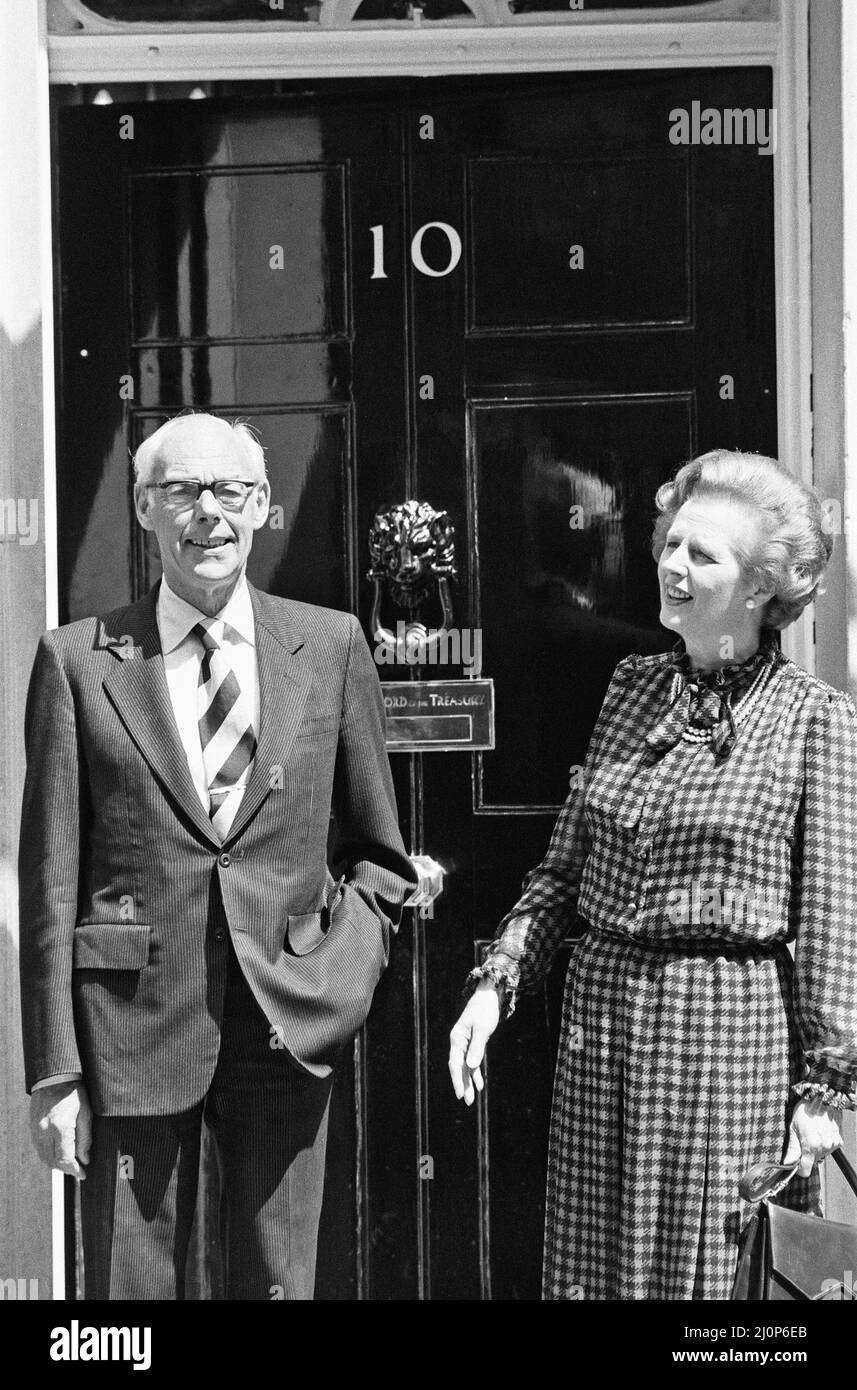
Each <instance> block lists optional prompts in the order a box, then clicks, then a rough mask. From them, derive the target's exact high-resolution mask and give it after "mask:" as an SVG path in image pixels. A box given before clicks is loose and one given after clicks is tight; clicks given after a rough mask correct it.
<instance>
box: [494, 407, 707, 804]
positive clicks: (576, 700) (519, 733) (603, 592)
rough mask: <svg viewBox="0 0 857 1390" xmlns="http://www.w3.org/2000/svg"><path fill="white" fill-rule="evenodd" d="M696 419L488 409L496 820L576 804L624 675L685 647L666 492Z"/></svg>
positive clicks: (589, 410) (651, 413)
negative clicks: (665, 603) (508, 811)
mask: <svg viewBox="0 0 857 1390" xmlns="http://www.w3.org/2000/svg"><path fill="white" fill-rule="evenodd" d="M690 410H691V405H690V401H689V399H688V398H687V397H686V396H685V397H683V396H681V395H676V396H674V397H673V398H672V399H650V400H641V399H639V398H638V397H633V396H631V397H624V398H622V397H614V398H610V399H607V400H597V399H596V400H593V399H590V400H576V399H574V398H568V399H566V400H564V401H563V400H556V399H555V400H552V401H544V402H520V403H512V402H508V403H505V402H504V403H500V402H496V403H490V404H489V403H487V402H486V403H484V404H483V403H480V404H478V405H475V406H474V407H473V441H474V452H475V468H476V502H477V516H478V523H477V535H476V542H477V550H478V554H479V555H480V557H481V581H480V586H481V605H480V607H481V612H480V622H481V626H482V628H483V630H484V639H483V640H484V650H485V667H486V670H487V671H490V674H491V675H492V676H493V677H494V681H495V686H496V702H497V711H496V732H497V755H496V756H495V755H493V754H491V755H487V756H486V757H485V760H484V800H485V804H488V805H490V804H495V805H497V804H499V805H517V806H531V807H535V806H545V805H556V804H558V803H560V802H562V801H563V800H564V799H565V796H566V793H567V772H568V768H569V766H570V765H571V764H572V763H577V764H580V763H582V762H583V757H584V754H585V752H586V743H587V740H588V737H589V733H590V731H591V729H592V726H593V723H594V721H595V717H596V715H597V713H598V708H599V705H600V703H601V699H602V696H603V694H604V691H605V690H606V688H607V684H608V682H609V679H610V675H611V672H612V671H613V668H614V666H615V665H616V663H617V661H619V660H620V658H621V657H623V656H626V655H627V654H628V653H629V652H652V651H659V650H664V649H666V648H668V647H669V646H671V645H672V641H673V640H674V639H673V638H672V637H671V636H670V634H669V633H667V632H666V631H665V630H664V629H663V628H661V627H660V625H659V624H658V621H657V613H658V607H659V605H658V591H657V577H656V568H655V562H654V560H653V559H652V555H651V550H650V548H649V547H650V539H651V532H652V521H653V516H654V514H655V508H654V495H655V491H656V489H657V487H658V486H659V485H660V484H661V483H662V482H663V481H664V480H665V478H667V477H669V475H670V474H671V472H672V471H673V470H674V468H675V467H676V465H677V464H678V463H679V462H680V461H681V460H682V459H684V458H687V457H689V454H690V449H691V418H690ZM510 518H515V520H514V523H513V524H512V525H510Z"/></svg>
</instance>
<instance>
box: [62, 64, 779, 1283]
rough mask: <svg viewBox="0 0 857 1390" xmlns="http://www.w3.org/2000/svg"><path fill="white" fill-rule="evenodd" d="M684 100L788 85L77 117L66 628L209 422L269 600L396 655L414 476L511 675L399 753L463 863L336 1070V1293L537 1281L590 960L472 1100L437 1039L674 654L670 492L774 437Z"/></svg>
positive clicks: (69, 174)
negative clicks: (555, 1095) (568, 1028)
mask: <svg viewBox="0 0 857 1390" xmlns="http://www.w3.org/2000/svg"><path fill="white" fill-rule="evenodd" d="M694 101H699V102H701V103H702V106H703V107H705V106H710V107H718V108H726V107H728V108H738V107H740V108H751V107H752V108H754V109H756V108H767V107H769V106H770V104H771V76H770V72H769V71H768V70H763V69H740V70H727V71H683V72H662V73H638V72H634V73H610V74H601V75H592V74H586V75H584V74H573V75H565V76H562V77H552V76H543V77H540V78H539V79H538V80H534V79H530V78H527V79H523V78H522V79H513V78H504V79H503V81H502V82H498V81H496V80H494V79H483V78H480V79H474V80H473V81H472V82H470V83H468V84H467V85H466V86H463V85H462V84H460V83H451V82H450V83H446V82H443V81H439V80H433V81H427V82H425V83H410V84H393V83H390V84H381V83H373V84H371V85H363V86H351V87H349V88H347V89H346V88H340V87H337V86H335V85H334V86H323V87H319V88H317V89H314V90H311V91H310V90H297V89H296V90H295V91H294V93H292V94H290V95H288V96H282V97H278V98H266V99H264V100H262V99H254V98H253V97H252V96H250V95H248V96H247V97H243V98H241V99H238V98H234V99H229V100H228V101H226V100H217V101H195V102H175V103H160V104H156V103H150V104H144V103H141V104H138V105H130V106H126V107H120V106H111V107H97V108H85V109H84V108H79V107H74V108H71V107H70V108H65V109H62V110H61V111H60V113H59V123H58V124H59V131H58V135H59V170H60V173H59V218H58V242H59V246H58V249H59V261H60V269H61V285H62V289H61V303H60V306H59V309H60V338H61V342H60V347H61V363H62V377H61V388H60V401H59V406H60V435H59V458H60V468H59V516H60V576H61V610H62V617H63V620H68V619H71V618H76V617H80V616H82V615H84V614H87V613H92V612H96V611H102V610H104V609H107V608H110V607H115V606H117V605H118V604H120V603H122V602H126V601H127V600H128V599H130V598H131V597H132V596H135V595H137V594H138V593H140V592H141V591H142V590H143V589H145V588H146V587H147V586H148V585H149V584H150V583H151V582H153V580H154V578H155V577H156V576H157V561H156V558H155V557H154V556H153V555H152V554H150V553H149V551H148V550H147V549H146V548H145V547H144V546H143V544H142V538H141V535H140V533H139V532H138V531H137V529H136V527H135V524H134V521H133V514H132V509H131V503H130V486H131V473H130V466H129V450H132V449H133V448H134V447H135V446H136V444H137V443H138V442H139V440H140V439H141V438H142V437H144V435H145V434H146V432H147V431H150V430H152V429H153V428H155V427H156V426H157V424H158V423H160V422H161V421H162V420H163V419H164V418H165V416H167V415H169V414H172V413H175V412H177V411H179V410H181V409H183V408H186V407H192V408H196V409H211V410H213V411H215V412H217V413H222V414H225V415H227V416H229V417H230V418H231V417H234V416H240V417H242V418H244V419H247V420H249V421H250V422H251V423H252V424H253V425H254V426H255V427H256V428H257V429H258V431H259V433H260V436H261V439H262V442H263V443H264V445H265V446H266V448H267V451H268V468H269V474H270V477H271V483H272V493H273V497H272V501H273V511H272V518H271V524H270V525H269V526H268V527H267V528H266V529H265V530H264V531H262V532H260V533H259V534H258V536H257V539H256V543H255V546H254V550H253V555H252V559H251V566H250V577H251V579H252V580H253V581H254V582H255V583H256V584H257V585H259V586H260V587H261V588H264V589H268V590H270V591H271V592H273V593H277V594H288V595H290V596H292V597H295V598H300V599H304V600H307V601H309V602H315V603H322V604H327V605H330V606H332V607H337V608H345V609H351V610H352V611H355V612H357V613H358V614H359V615H360V617H361V619H362V621H363V623H364V628H365V629H366V631H367V636H368V637H369V638H370V640H371V639H372V633H371V631H370V624H369V615H370V610H371V601H372V586H371V584H370V582H369V581H368V579H367V578H366V571H367V569H368V567H369V557H368V551H367V537H368V533H369V528H370V525H371V522H372V518H373V516H374V514H375V513H376V511H377V510H378V509H380V508H382V507H386V506H389V505H391V504H395V503H397V502H401V501H404V500H405V499H408V498H416V499H420V500H426V501H428V502H430V503H432V504H433V505H434V506H435V507H437V508H441V509H445V510H447V511H448V512H449V514H450V516H451V518H452V521H453V524H454V526H455V532H456V567H457V578H456V580H455V583H454V586H453V606H454V620H455V623H456V625H457V627H458V629H459V630H460V631H464V632H466V633H467V634H469V637H470V641H471V644H472V643H473V642H475V641H477V640H478V642H479V643H480V645H481V651H482V666H483V671H484V674H485V675H488V676H492V677H493V678H494V682H495V687H496V747H495V749H494V750H493V751H491V752H486V753H482V754H468V753H464V752H451V753H424V754H407V753H394V754H393V755H392V762H393V768H394V776H395V780H396V788H397V794H398V798H399V807H400V811H401V815H402V825H403V832H404V835H405V838H406V842H407V843H408V844H409V846H410V847H411V849H412V850H413V851H415V852H416V851H425V852H427V853H430V854H433V855H435V856H436V857H437V858H439V859H440V860H441V862H442V863H444V864H445V865H446V867H447V868H448V870H449V872H448V875H447V880H446V891H445V893H444V896H443V898H442V899H441V900H440V901H439V902H438V904H437V906H436V909H435V913H434V917H433V918H432V919H429V920H422V919H421V918H420V917H419V916H418V915H417V914H416V913H414V912H412V911H408V912H407V913H406V914H405V918H406V920H405V922H404V924H403V927H402V930H401V932H400V936H399V940H398V942H397V945H396V948H395V951H394V956H393V961H392V964H391V967H390V970H389V971H388V974H387V976H386V977H385V979H384V981H383V982H382V985H381V987H380V989H379V992H378V995H377V997H376V1004H375V1007H374V1009H373V1013H372V1016H371V1018H370V1021H369V1024H368V1026H367V1028H366V1030H365V1031H364V1035H363V1036H361V1038H360V1039H358V1041H357V1043H356V1044H355V1049H354V1054H353V1056H349V1058H348V1059H346V1061H345V1063H344V1064H343V1068H342V1071H341V1074H340V1076H339V1079H338V1084H337V1087H336V1091H335V1097H336V1099H335V1109H334V1115H333V1120H332V1125H331V1138H330V1154H329V1164H328V1187H327V1195H326V1202H325V1213H324V1219H323V1230H322V1240H321V1248H320V1259H319V1282H318V1295H319V1297H322V1298H342V1299H351V1298H356V1297H369V1298H375V1299H400V1298H401V1299H409V1298H419V1297H423V1298H438V1299H449V1298H454V1299H478V1298H480V1297H482V1298H486V1297H495V1298H535V1297H538V1290H539V1262H540V1255H541V1221H542V1211H543V1185H544V1174H545V1156H546V1134H547V1116H548V1111H549V1106H550V1088H551V1077H552V1066H553V1054H554V1049H555V1046H556V1032H557V1023H558V1018H557V1013H558V998H559V991H560V989H561V984H562V972H563V968H564V965H565V963H566V960H567V949H568V948H566V949H564V950H563V951H561V953H560V959H559V960H558V962H557V964H556V966H555V968H554V971H553V973H552V975H551V978H550V980H549V981H548V983H547V985H546V988H545V990H544V992H543V993H541V994H540V995H538V996H533V997H530V998H529V999H526V1000H524V1001H522V1003H521V1005H520V1006H519V1009H518V1011H517V1013H516V1015H515V1018H514V1020H513V1021H512V1023H510V1024H509V1025H508V1027H506V1028H505V1029H504V1030H502V1032H501V1034H500V1035H499V1036H498V1037H497V1039H496V1040H495V1042H494V1043H493V1045H492V1049H491V1056H490V1067H489V1084H488V1088H487V1091H486V1093H485V1096H484V1098H483V1101H482V1104H481V1107H480V1108H479V1109H478V1111H474V1112H465V1111H464V1110H463V1109H456V1106H455V1103H454V1100H453V1098H452V1093H451V1088H450V1086H449V1080H448V1075H447V1071H446V1049H447V1035H448V1030H449V1027H450V1025H451V1023H452V1022H453V1020H454V1018H455V1016H456V1015H457V1012H458V1009H459V1006H460V990H461V986H462V982H463V979H464V976H465V975H466V973H467V971H468V970H469V969H470V968H471V966H472V965H473V963H474V961H475V960H478V958H479V955H480V952H481V949H482V946H483V945H484V942H485V941H486V940H488V939H489V938H490V937H491V935H492V934H493V931H494V929H495V927H496V925H497V923H498V921H499V920H500V918H501V917H502V915H503V914H504V912H505V911H507V909H508V908H509V907H510V906H511V904H512V903H513V902H514V900H515V898H516V897H517V894H518V891H519V887H520V881H521V878H522V876H523V874H524V872H525V871H526V870H527V869H528V868H530V867H531V866H532V865H533V864H535V863H536V862H537V861H538V860H539V859H540V858H541V856H542V854H543V852H544V849H545V847H546V844H547V840H548V837H549V834H550V830H551V826H552V823H553V819H554V817H555V814H556V811H557V809H558V806H559V804H560V803H561V801H562V799H563V797H564V795H565V788H566V786H567V784H568V776H569V767H570V766H572V767H573V766H575V765H579V764H580V763H582V761H583V755H584V750H585V747H586V742H587V739H588V735H589V732H590V730H591V727H592V723H593V721H594V718H595V715H596V713H597V710H598V706H599V703H600V699H601V696H602V695H603V692H604V689H605V688H606V685H607V681H608V679H609V675H610V672H611V670H612V668H613V666H614V664H615V663H616V661H618V660H619V658H620V657H621V656H623V655H624V654H626V653H627V652H630V651H654V650H658V649H661V648H662V647H664V646H665V645H666V644H667V642H668V640H669V639H668V638H667V635H666V634H665V633H664V632H663V631H662V630H661V629H660V628H659V627H658V624H657V598H656V586H655V582H654V566H653V563H652V560H651V556H650V554H649V537H650V532H651V522H652V515H653V496H654V492H655V489H656V487H657V485H658V484H659V483H660V482H661V481H663V480H664V478H665V477H666V476H667V475H668V474H669V473H670V472H671V471H672V470H674V468H675V467H676V466H677V465H678V464H679V463H680V462H682V461H683V460H684V459H686V458H688V457H690V456H691V455H692V454H693V453H695V452H698V451H700V450H702V449H704V448H710V447H713V446H715V445H725V446H732V447H738V446H740V447H743V448H751V449H758V450H761V451H763V452H770V453H775V452H776V401H775V354H774V298H773V205H772V161H771V160H770V159H768V158H765V157H764V156H761V155H760V154H759V153H758V151H757V149H756V148H755V147H752V146H736V145H731V146H721V145H705V146H702V145H699V146H694V145H689V146H676V145H674V144H672V143H671V141H670V139H669V131H670V129H671V124H672V123H671V120H670V113H671V112H673V111H674V110H675V109H676V108H685V109H687V110H691V109H692V104H693V102H694ZM402 616H405V615H404V614H403V615H402ZM393 617H395V614H394V615H393ZM425 620H426V621H427V623H429V624H431V623H432V622H434V621H436V612H435V611H434V609H433V608H432V609H431V611H429V609H427V611H426V614H425ZM379 669H380V674H381V675H382V676H383V677H384V678H386V679H390V678H392V679H402V680H408V679H410V678H412V676H413V674H414V673H413V671H412V670H410V669H409V668H408V667H406V666H399V667H389V666H382V667H380V668H379ZM424 674H426V675H431V676H432V677H433V678H436V677H438V676H439V675H441V676H446V675H448V676H459V675H461V674H462V669H461V667H460V666H458V667H451V668H449V669H447V670H446V671H442V672H439V671H438V670H437V669H433V670H431V671H430V672H428V671H427V672H425V673H424ZM209 1181H210V1182H211V1181H213V1179H210V1180H209ZM209 1191H210V1187H209ZM200 1231H201V1234H200V1242H199V1247H198V1248H199V1251H200V1258H199V1260H198V1262H197V1275H196V1278H197V1287H198V1291H199V1294H200V1296H211V1294H214V1295H216V1293H217V1289H218V1271H217V1261H216V1258H215V1257H214V1255H213V1253H212V1252H213V1248H214V1247H213V1234H212V1228H211V1225H210V1223H209V1222H208V1221H207V1220H203V1222H202V1223H201V1228H200Z"/></svg>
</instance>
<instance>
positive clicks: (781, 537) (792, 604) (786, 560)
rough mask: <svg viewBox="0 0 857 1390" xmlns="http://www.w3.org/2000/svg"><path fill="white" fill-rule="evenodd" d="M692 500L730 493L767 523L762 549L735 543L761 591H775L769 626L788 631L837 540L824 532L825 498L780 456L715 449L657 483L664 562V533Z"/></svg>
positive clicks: (657, 545)
mask: <svg viewBox="0 0 857 1390" xmlns="http://www.w3.org/2000/svg"><path fill="white" fill-rule="evenodd" d="M689 497H716V498H725V499H727V500H729V501H731V502H734V503H736V504H737V505H739V506H742V507H744V508H745V509H746V510H748V511H750V510H752V511H754V512H756V514H757V515H758V516H759V518H760V519H761V521H762V527H761V539H760V543H759V549H758V550H757V552H756V553H755V554H753V555H747V554H744V553H742V551H741V550H740V549H739V548H738V546H737V545H736V546H735V547H733V548H734V550H735V554H736V555H737V557H738V561H739V563H740V565H741V568H742V570H743V571H744V573H745V574H746V575H747V577H748V578H750V579H752V580H753V581H754V582H755V583H756V584H758V585H759V587H760V588H763V589H773V591H774V596H773V598H772V599H771V600H770V602H769V603H768V605H767V607H766V610H765V624H766V626H768V627H774V628H780V629H782V628H785V627H788V626H789V624H790V623H793V622H794V621H795V619H796V618H797V617H798V616H799V615H800V613H801V612H802V611H803V609H804V608H806V606H807V604H808V603H811V602H812V600H813V598H814V597H815V594H816V591H817V589H818V585H819V582H820V580H821V577H822V575H823V573H824V571H825V569H826V568H827V565H828V562H829V560H830V557H831V555H832V554H833V537H832V536H831V535H830V534H829V533H828V532H827V531H826V530H825V529H824V524H823V521H824V516H823V512H822V506H821V501H820V499H819V497H818V495H817V493H816V492H814V491H813V489H812V488H810V487H807V486H806V485H805V484H804V483H802V482H800V481H799V480H798V479H797V478H795V477H794V476H793V474H791V473H790V472H789V471H788V469H787V468H784V467H783V465H782V464H781V463H779V462H778V461H777V460H776V459H772V458H767V457H766V456H765V455H764V454H752V453H749V454H748V453H737V452H734V451H732V450H729V449H712V450H711V451H710V453H707V454H701V455H700V457H699V458H695V459H691V461H690V463H686V464H684V465H683V467H681V468H680V469H679V470H678V472H677V473H676V475H675V477H674V478H672V479H671V480H670V481H669V482H668V483H664V484H663V486H662V487H659V488H658V491H657V493H656V494H655V506H656V507H657V509H658V512H659V515H658V517H657V520H656V521H655V528H654V532H653V535H652V554H653V555H654V557H655V560H659V559H660V556H661V551H662V550H663V548H664V541H665V539H666V534H667V531H668V530H669V528H670V526H671V525H672V522H673V519H674V518H675V515H676V513H677V512H678V510H679V508H680V507H681V506H683V504H684V503H685V502H686V501H687V500H688V498H689Z"/></svg>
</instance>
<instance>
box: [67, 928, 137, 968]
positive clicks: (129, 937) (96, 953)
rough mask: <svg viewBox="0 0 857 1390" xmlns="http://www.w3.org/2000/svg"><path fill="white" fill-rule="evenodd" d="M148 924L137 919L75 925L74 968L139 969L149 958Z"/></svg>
mask: <svg viewBox="0 0 857 1390" xmlns="http://www.w3.org/2000/svg"><path fill="white" fill-rule="evenodd" d="M151 936H152V928H151V927H150V926H148V925H146V926H143V925H140V924H139V923H134V924H132V923H128V922H118V923H115V924H114V923H106V922H86V923H84V924H83V926H80V927H76V928H75V932H74V945H73V950H72V961H73V964H74V968H75V969H76V970H141V969H142V968H143V966H144V965H146V964H147V963H148V960H149V944H150V941H151Z"/></svg>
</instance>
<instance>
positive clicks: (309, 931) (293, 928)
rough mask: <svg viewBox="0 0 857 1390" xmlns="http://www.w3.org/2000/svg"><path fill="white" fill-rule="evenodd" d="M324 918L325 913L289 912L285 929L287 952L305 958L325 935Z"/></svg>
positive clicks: (325, 916)
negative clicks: (287, 944)
mask: <svg viewBox="0 0 857 1390" xmlns="http://www.w3.org/2000/svg"><path fill="white" fill-rule="evenodd" d="M326 918H327V913H326V912H324V913H321V912H299V913H294V912H290V913H289V921H288V926H287V927H286V940H287V941H288V943H289V950H290V951H292V952H293V954H294V955H296V956H305V955H306V954H307V952H309V951H312V950H314V948H315V947H316V946H318V945H319V943H320V942H322V941H323V940H324V938H325V936H326V935H327V932H326V931H325V929H324V921H325V919H326Z"/></svg>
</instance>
